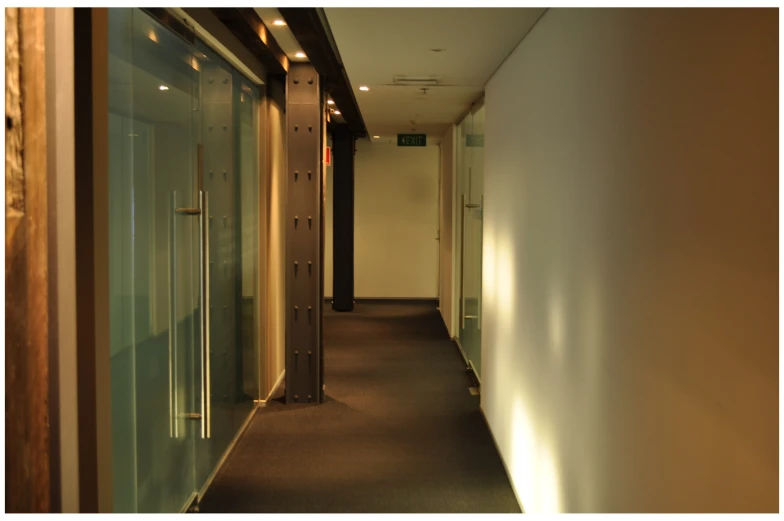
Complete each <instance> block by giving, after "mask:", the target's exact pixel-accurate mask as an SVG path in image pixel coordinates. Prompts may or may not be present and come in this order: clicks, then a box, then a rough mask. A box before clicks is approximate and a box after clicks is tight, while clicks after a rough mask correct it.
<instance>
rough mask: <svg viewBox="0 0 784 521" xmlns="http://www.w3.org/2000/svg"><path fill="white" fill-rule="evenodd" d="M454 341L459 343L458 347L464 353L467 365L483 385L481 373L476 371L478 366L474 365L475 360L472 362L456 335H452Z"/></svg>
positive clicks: (456, 343)
mask: <svg viewBox="0 0 784 521" xmlns="http://www.w3.org/2000/svg"><path fill="white" fill-rule="evenodd" d="M452 341H453V342H454V343H455V345H457V348H458V349H459V350H460V354H461V355H463V360H464V361H465V364H466V367H467V368H469V369H471V372H472V373H473V374H474V378H476V381H477V383H479V384H480V385H481V383H482V379H481V378H480V377H479V374H477V372H476V367H474V364H473V362H471V361H470V360H469V359H468V357H467V356H466V354H465V351H464V350H463V346H461V345H460V339H459V338H458V337H456V336H453V337H452Z"/></svg>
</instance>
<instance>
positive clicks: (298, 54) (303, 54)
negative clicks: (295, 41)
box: [294, 51, 305, 58]
mask: <svg viewBox="0 0 784 521" xmlns="http://www.w3.org/2000/svg"><path fill="white" fill-rule="evenodd" d="M294 56H296V57H297V58H304V57H305V53H304V52H302V51H299V52H298V53H297V54H295V55H294Z"/></svg>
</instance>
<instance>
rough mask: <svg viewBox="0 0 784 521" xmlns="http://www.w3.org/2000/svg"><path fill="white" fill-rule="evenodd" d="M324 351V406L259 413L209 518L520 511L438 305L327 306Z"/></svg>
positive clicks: (278, 404)
mask: <svg viewBox="0 0 784 521" xmlns="http://www.w3.org/2000/svg"><path fill="white" fill-rule="evenodd" d="M325 308H329V306H328V305H327V306H325ZM324 350H325V351H324V353H325V379H324V380H325V384H326V394H327V400H326V402H325V403H323V404H319V405H312V404H297V405H285V404H283V403H282V401H281V400H279V399H278V400H273V401H271V402H270V403H269V404H268V405H267V406H266V407H264V408H262V409H260V410H259V411H258V412H257V413H256V416H255V418H254V419H253V421H252V423H251V425H250V426H249V427H248V429H247V430H246V432H245V434H244V435H243V436H242V438H241V439H240V440H239V441H238V444H237V446H236V447H235V449H234V451H233V452H232V453H231V455H230V456H229V459H228V461H227V462H226V464H225V465H224V467H223V469H222V470H221V471H220V473H219V474H218V476H216V478H215V481H214V482H213V484H212V486H211V487H210V489H209V491H208V492H207V494H206V495H205V497H204V499H203V500H202V503H201V506H200V510H201V512H216V513H217V512H246V513H247V512H275V513H479V512H481V513H485V512H486V513H504V512H506V513H510V512H520V508H519V506H518V504H517V501H516V500H515V496H514V492H513V491H512V487H511V485H510V484H509V480H508V478H507V476H506V473H505V471H504V468H503V465H502V463H501V459H500V457H499V455H498V452H497V451H496V448H495V445H494V444H493V440H492V438H491V435H490V432H489V430H488V428H487V425H486V423H485V421H484V419H483V418H482V413H481V412H480V410H479V397H478V396H472V395H471V394H470V393H469V387H470V386H471V385H473V384H472V381H471V378H470V377H469V373H468V372H467V371H466V368H465V363H464V362H463V359H462V357H461V356H460V353H459V351H458V349H457V347H456V346H455V345H454V343H453V342H452V341H451V340H450V339H449V335H448V333H447V331H446V327H445V326H444V324H443V321H442V320H441V318H440V316H439V312H438V310H437V309H436V308H435V304H434V303H433V302H415V301H407V302H404V301H401V302H358V303H357V307H356V310H355V311H354V312H353V313H336V312H333V311H331V310H329V309H328V310H327V311H325V314H324Z"/></svg>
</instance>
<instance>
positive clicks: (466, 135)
mask: <svg viewBox="0 0 784 521" xmlns="http://www.w3.org/2000/svg"><path fill="white" fill-rule="evenodd" d="M459 137H460V141H459V145H458V146H459V155H458V157H459V164H458V172H459V179H458V183H459V184H458V187H459V194H460V208H461V231H460V232H461V241H460V242H461V252H462V255H461V259H462V260H461V265H460V332H459V339H460V346H461V347H462V348H463V352H464V353H465V356H466V358H467V359H468V362H469V364H470V365H471V366H473V369H474V372H475V373H476V374H477V376H479V377H480V378H481V374H482V373H481V371H482V341H481V340H482V334H481V329H482V326H481V324H482V211H483V205H484V188H483V187H484V171H483V170H484V169H483V165H484V107H482V108H480V109H479V110H477V111H475V112H472V113H470V114H469V115H468V116H466V118H465V119H464V120H463V122H462V123H461V125H460V132H459Z"/></svg>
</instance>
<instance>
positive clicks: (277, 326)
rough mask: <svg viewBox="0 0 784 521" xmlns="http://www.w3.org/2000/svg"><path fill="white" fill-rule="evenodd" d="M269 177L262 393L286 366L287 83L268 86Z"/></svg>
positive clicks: (265, 251) (265, 252)
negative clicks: (265, 343)
mask: <svg viewBox="0 0 784 521" xmlns="http://www.w3.org/2000/svg"><path fill="white" fill-rule="evenodd" d="M267 96H268V97H267V110H268V115H269V120H268V126H267V129H268V136H267V137H268V146H269V149H268V157H269V163H268V164H269V177H268V183H269V184H268V194H269V196H268V197H269V200H268V202H267V207H268V208H269V214H268V221H267V223H268V230H269V232H268V235H267V237H268V241H269V242H268V244H267V247H266V249H264V250H263V251H260V252H259V253H260V254H262V255H263V254H266V255H267V270H268V271H267V320H266V322H267V332H266V338H267V354H266V364H264V365H263V366H262V371H263V376H264V378H263V379H262V380H263V382H262V395H265V390H266V393H269V392H270V391H271V390H272V388H273V386H274V385H275V383H276V382H277V381H278V379H279V378H280V375H281V374H282V373H283V370H284V369H285V361H286V358H285V350H286V314H285V309H286V222H285V221H286V114H285V112H284V110H285V106H286V94H285V85H283V84H282V83H278V82H276V81H270V83H269V85H268V86H267Z"/></svg>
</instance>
